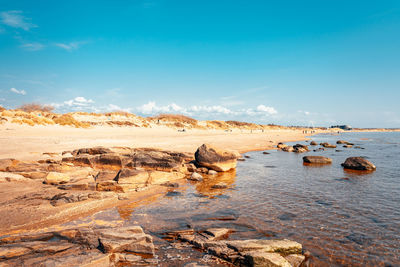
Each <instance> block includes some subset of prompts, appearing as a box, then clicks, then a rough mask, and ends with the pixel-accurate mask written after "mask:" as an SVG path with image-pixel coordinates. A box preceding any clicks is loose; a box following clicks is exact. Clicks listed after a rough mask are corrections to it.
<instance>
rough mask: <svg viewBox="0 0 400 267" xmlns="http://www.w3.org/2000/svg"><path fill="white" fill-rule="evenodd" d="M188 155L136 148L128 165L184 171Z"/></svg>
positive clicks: (131, 166)
mask: <svg viewBox="0 0 400 267" xmlns="http://www.w3.org/2000/svg"><path fill="white" fill-rule="evenodd" d="M185 158H186V155H185V154H183V153H175V152H169V151H161V150H156V149H134V150H133V151H132V153H131V155H130V162H129V163H128V165H127V167H130V168H137V167H140V168H144V169H147V170H157V171H173V170H174V171H182V170H183V167H184V166H183V163H184V160H185Z"/></svg>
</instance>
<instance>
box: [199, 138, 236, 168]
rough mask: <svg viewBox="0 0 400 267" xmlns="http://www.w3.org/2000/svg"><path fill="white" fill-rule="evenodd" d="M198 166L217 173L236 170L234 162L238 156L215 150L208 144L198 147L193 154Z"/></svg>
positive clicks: (231, 152)
mask: <svg viewBox="0 0 400 267" xmlns="http://www.w3.org/2000/svg"><path fill="white" fill-rule="evenodd" d="M194 156H195V159H196V163H197V165H199V166H202V167H206V168H209V169H212V170H214V171H217V172H225V171H229V170H230V169H234V168H236V161H237V159H238V158H239V157H240V154H239V153H237V152H236V151H229V150H223V149H220V148H217V147H215V146H212V145H209V144H203V145H202V146H200V147H199V148H198V149H197V151H196V153H195V154H194Z"/></svg>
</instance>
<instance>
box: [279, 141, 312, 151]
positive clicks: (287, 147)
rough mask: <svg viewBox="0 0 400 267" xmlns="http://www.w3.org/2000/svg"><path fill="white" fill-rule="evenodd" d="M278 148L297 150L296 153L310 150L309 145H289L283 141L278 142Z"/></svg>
mask: <svg viewBox="0 0 400 267" xmlns="http://www.w3.org/2000/svg"><path fill="white" fill-rule="evenodd" d="M277 147H278V149H280V150H282V151H285V152H295V153H304V152H308V151H309V149H308V146H306V145H302V144H296V145H294V146H288V145H286V144H283V143H278V145H277Z"/></svg>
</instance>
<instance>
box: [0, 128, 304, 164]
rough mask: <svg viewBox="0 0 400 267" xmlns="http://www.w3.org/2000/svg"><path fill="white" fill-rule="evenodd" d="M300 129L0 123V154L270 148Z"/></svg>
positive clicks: (33, 156) (31, 156)
mask: <svg viewBox="0 0 400 267" xmlns="http://www.w3.org/2000/svg"><path fill="white" fill-rule="evenodd" d="M305 138H306V135H305V134H303V133H302V130H285V129H281V130H270V131H264V132H261V131H253V132H251V131H249V130H246V131H243V132H240V131H239V130H236V131H233V132H225V131H222V130H187V131H186V132H178V131H177V130H174V129H171V128H167V127H158V128H135V127H109V126H101V127H92V128H89V129H85V128H73V127H69V126H59V125H49V126H27V125H17V124H11V123H8V124H3V125H0V158H15V159H19V160H37V159H38V158H42V157H43V156H42V153H44V152H51V153H60V152H62V151H65V150H73V149H77V148H82V147H93V146H105V147H113V146H127V147H152V148H161V149H165V150H173V151H179V152H189V153H193V152H195V151H196V149H197V147H199V146H200V145H201V144H203V143H210V144H214V145H217V146H219V147H221V148H224V149H234V150H238V151H239V152H241V153H244V152H248V151H251V150H264V149H272V148H273V147H275V146H276V144H277V143H278V142H289V141H299V140H304V139H305Z"/></svg>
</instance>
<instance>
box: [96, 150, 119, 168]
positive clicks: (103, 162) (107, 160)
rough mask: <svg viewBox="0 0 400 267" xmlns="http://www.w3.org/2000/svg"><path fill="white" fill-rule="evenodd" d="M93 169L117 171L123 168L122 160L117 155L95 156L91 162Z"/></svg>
mask: <svg viewBox="0 0 400 267" xmlns="http://www.w3.org/2000/svg"><path fill="white" fill-rule="evenodd" d="M91 162H92V164H93V167H95V168H99V169H113V170H119V169H121V168H122V166H123V158H122V157H121V156H119V155H117V154H101V155H96V156H94V157H93V158H92V160H91Z"/></svg>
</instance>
